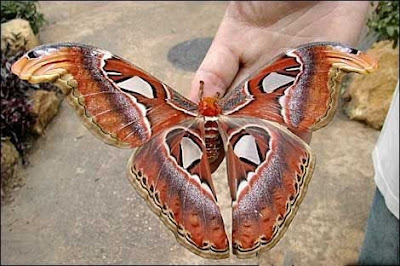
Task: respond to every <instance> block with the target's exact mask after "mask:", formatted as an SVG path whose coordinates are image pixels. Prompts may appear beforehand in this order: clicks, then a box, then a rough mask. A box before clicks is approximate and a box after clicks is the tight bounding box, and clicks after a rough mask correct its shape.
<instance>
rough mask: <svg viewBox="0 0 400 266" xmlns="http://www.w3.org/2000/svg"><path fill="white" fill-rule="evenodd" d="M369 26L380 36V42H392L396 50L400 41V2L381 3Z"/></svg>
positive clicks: (370, 18) (369, 20)
mask: <svg viewBox="0 0 400 266" xmlns="http://www.w3.org/2000/svg"><path fill="white" fill-rule="evenodd" d="M371 4H373V3H371ZM367 25H368V27H369V28H370V29H371V30H373V31H375V32H377V33H378V34H379V37H378V40H380V41H381V40H391V41H393V42H394V43H393V48H395V47H396V46H397V43H398V40H399V2H398V1H382V2H379V3H378V4H377V7H376V9H375V10H374V12H373V13H372V14H371V16H370V17H369V19H368V22H367Z"/></svg>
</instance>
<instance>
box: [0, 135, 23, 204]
mask: <svg viewBox="0 0 400 266" xmlns="http://www.w3.org/2000/svg"><path fill="white" fill-rule="evenodd" d="M19 158H20V156H19V153H18V151H17V149H16V148H15V147H14V145H13V144H12V143H11V141H9V140H2V141H1V198H2V200H3V199H4V197H5V193H6V191H5V188H6V187H7V184H8V183H9V181H10V180H11V179H13V177H14V169H15V165H16V164H17V163H18V161H19Z"/></svg>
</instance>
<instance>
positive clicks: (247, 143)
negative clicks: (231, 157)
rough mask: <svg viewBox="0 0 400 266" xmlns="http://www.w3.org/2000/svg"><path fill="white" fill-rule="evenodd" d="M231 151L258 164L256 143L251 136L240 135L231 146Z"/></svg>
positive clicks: (259, 161) (259, 160)
mask: <svg viewBox="0 0 400 266" xmlns="http://www.w3.org/2000/svg"><path fill="white" fill-rule="evenodd" d="M233 151H234V153H235V154H236V156H237V157H239V158H243V159H246V160H248V161H250V162H252V163H254V164H255V165H260V163H261V159H260V157H259V155H258V150H257V143H256V140H255V138H254V137H253V136H251V135H244V136H242V137H241V138H240V139H239V140H238V141H237V142H236V143H235V144H234V147H233Z"/></svg>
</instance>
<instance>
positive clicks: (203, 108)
mask: <svg viewBox="0 0 400 266" xmlns="http://www.w3.org/2000/svg"><path fill="white" fill-rule="evenodd" d="M218 100H219V99H218V98H217V97H204V98H202V99H201V100H200V102H199V112H200V114H202V115H204V116H217V115H219V114H221V107H220V106H219V105H218Z"/></svg>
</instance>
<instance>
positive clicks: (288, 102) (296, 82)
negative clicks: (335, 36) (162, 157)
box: [219, 43, 377, 132]
mask: <svg viewBox="0 0 400 266" xmlns="http://www.w3.org/2000/svg"><path fill="white" fill-rule="evenodd" d="M376 67H377V65H376V62H375V61H374V60H373V59H372V58H370V57H369V56H367V55H366V54H364V53H363V52H360V51H358V50H356V49H353V48H351V47H348V46H345V45H342V44H337V43H311V44H307V45H304V46H301V47H298V48H296V49H292V50H290V51H288V52H286V53H285V54H283V55H280V56H278V57H277V58H275V59H274V60H272V62H271V63H269V64H267V65H265V66H264V67H262V68H261V69H259V70H258V71H256V72H255V74H254V75H251V76H250V77H249V78H248V79H247V80H246V81H244V82H243V83H242V84H241V85H240V86H238V87H237V88H235V89H234V90H231V91H229V92H228V93H227V94H226V95H225V96H224V97H223V98H222V99H221V100H220V102H219V104H220V106H222V109H223V113H224V114H225V115H228V114H230V115H231V116H242V117H243V116H249V117H258V118H262V119H266V120H270V121H275V122H278V123H279V124H281V125H284V126H286V127H287V128H289V129H290V130H292V131H293V132H299V131H300V132H305V131H314V130H317V129H319V128H321V127H323V126H325V125H326V124H328V123H329V122H330V121H331V119H332V117H333V115H334V114H335V111H336V106H337V101H338V95H339V87H338V84H339V82H340V79H341V77H342V75H341V74H342V73H343V71H346V72H348V71H354V72H358V73H362V74H365V73H368V72H370V71H372V70H373V69H375V68H376Z"/></svg>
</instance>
